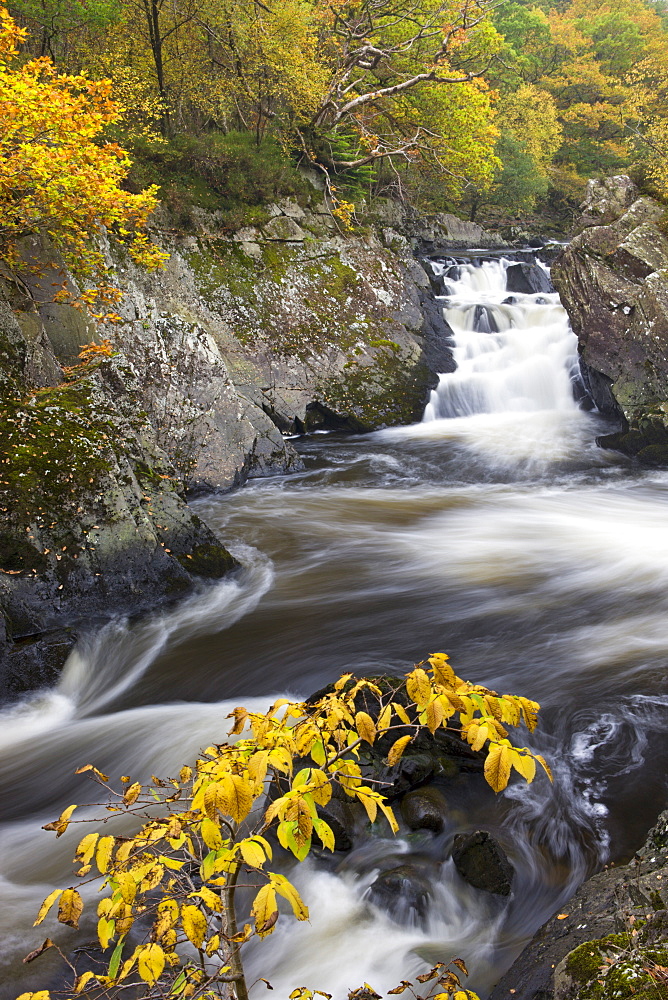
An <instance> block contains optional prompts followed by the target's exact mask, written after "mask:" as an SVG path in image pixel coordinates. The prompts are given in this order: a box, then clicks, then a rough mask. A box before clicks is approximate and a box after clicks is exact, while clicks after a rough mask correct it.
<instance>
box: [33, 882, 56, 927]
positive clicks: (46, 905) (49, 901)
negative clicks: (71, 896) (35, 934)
mask: <svg viewBox="0 0 668 1000" xmlns="http://www.w3.org/2000/svg"><path fill="white" fill-rule="evenodd" d="M62 891H63V890H62V889H54V890H53V892H50V893H49V895H48V896H47V897H46V899H45V900H44V902H43V903H42V905H41V906H40V908H39V913H38V914H37V920H36V921H35V923H34V924H33V927H37V925H38V924H41V922H42V921H43V920H44V917H45V916H46V915H47V913H48V912H49V910H50V909H51V907H52V906H53V904H54V903H55V901H56V900H57V899H58V897H59V896H60V894H61V892H62Z"/></svg>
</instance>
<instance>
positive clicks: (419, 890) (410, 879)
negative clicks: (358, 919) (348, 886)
mask: <svg viewBox="0 0 668 1000" xmlns="http://www.w3.org/2000/svg"><path fill="white" fill-rule="evenodd" d="M430 869H431V870H430ZM434 876H435V872H434V871H433V865H432V866H430V868H425V867H423V866H418V865H414V864H403V865H397V867H396V868H390V869H388V870H387V871H384V872H381V874H380V875H379V876H378V878H377V879H376V880H375V882H373V883H372V884H371V886H370V887H369V889H368V890H367V898H368V899H369V900H370V901H371V902H372V903H374V904H375V905H376V906H378V907H380V909H381V910H383V911H384V912H385V913H388V914H389V915H390V916H391V917H394V918H395V919H399V920H401V921H402V922H403V921H406V922H414V921H416V920H417V921H422V920H424V919H425V918H426V916H427V913H428V908H429V902H430V899H431V895H432V885H433V881H434Z"/></svg>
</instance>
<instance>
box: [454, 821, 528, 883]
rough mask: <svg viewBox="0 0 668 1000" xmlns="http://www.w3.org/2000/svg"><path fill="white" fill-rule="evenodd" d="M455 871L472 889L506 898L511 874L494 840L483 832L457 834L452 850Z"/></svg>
mask: <svg viewBox="0 0 668 1000" xmlns="http://www.w3.org/2000/svg"><path fill="white" fill-rule="evenodd" d="M452 860H453V861H454V863H455V868H456V869H457V871H458V872H459V874H460V875H461V877H462V878H463V879H464V881H465V882H468V883H469V885H472V886H473V887H474V889H483V890H484V891H485V892H492V893H494V894H495V895H498V896H508V895H510V891H511V889H512V884H513V877H514V874H515V870H514V868H513V866H512V865H511V863H510V861H509V860H508V857H507V855H506V853H505V851H504V850H503V848H502V847H501V845H500V844H499V842H498V841H497V840H495V839H494V837H492V836H491V834H489V833H487V832H486V831H484V830H477V831H476V832H475V833H465V834H458V835H457V836H456V837H455V842H454V846H453V849H452Z"/></svg>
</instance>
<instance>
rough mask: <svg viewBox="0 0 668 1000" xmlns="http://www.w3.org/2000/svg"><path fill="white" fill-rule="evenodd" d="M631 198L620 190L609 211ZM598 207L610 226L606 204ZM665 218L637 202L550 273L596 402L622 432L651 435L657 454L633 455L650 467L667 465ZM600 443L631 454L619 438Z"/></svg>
mask: <svg viewBox="0 0 668 1000" xmlns="http://www.w3.org/2000/svg"><path fill="white" fill-rule="evenodd" d="M611 180H615V179H614V178H613V179H611ZM610 187H611V184H608V188H607V189H606V190H608V189H609V188H610ZM613 190H616V189H613ZM631 191H632V188H630V187H629V186H628V185H626V184H621V187H620V191H619V192H618V195H619V196H618V197H616V198H615V197H612V195H611V198H610V202H609V204H610V211H612V210H613V207H615V206H618V205H619V204H621V203H623V202H624V201H625V200H626V199H627V198H628V197H629V193H630V192H631ZM597 204H598V205H599V208H601V213H600V214H601V217H603V218H608V215H609V213H608V212H607V210H606V211H603V202H602V201H601V202H598V203H597ZM664 213H665V209H664V208H663V207H662V206H661V205H659V204H658V203H657V202H655V201H653V200H652V199H650V198H638V199H636V200H635V201H634V202H633V204H632V205H631V206H630V207H628V208H627V209H626V211H625V212H624V213H623V214H622V215H621V216H620V217H619V218H617V219H616V220H615V221H613V222H611V223H610V224H609V225H605V226H600V225H595V226H590V227H589V228H586V229H584V231H583V232H582V233H580V235H579V236H576V237H575V239H574V240H573V241H572V243H571V244H570V246H568V247H567V248H566V250H565V251H564V253H563V254H562V256H561V257H560V258H559V260H558V261H557V262H556V264H555V265H554V267H553V269H552V276H553V280H554V283H555V285H556V287H557V290H558V291H559V293H560V295H561V298H562V301H563V303H564V305H565V307H566V309H567V311H568V314H569V316H570V319H571V323H572V325H573V329H574V330H575V333H576V334H577V336H578V340H579V345H580V346H579V349H580V355H581V360H582V362H583V376H584V380H585V382H586V383H587V384H588V385H589V386H590V388H591V391H592V394H593V397H594V400H595V402H596V403H597V405H598V406H599V408H600V409H601V410H602V411H603V412H604V413H610V414H612V413H614V412H615V411H616V413H617V414H618V415H619V416H620V417H621V418H623V420H624V427H623V429H622V430H623V432H624V431H626V430H627V429H628V428H629V427H630V428H631V429H636V430H639V431H643V429H649V430H651V434H652V440H649V439H648V441H647V446H648V447H650V446H651V447H652V452H651V453H648V454H647V455H643V449H642V448H636V450H635V454H637V455H638V457H639V458H640V460H641V461H643V460H645V459H647V460H648V461H651V463H652V464H656V461H657V458H658V455H657V447H660V446H661V447H663V446H665V447H666V451H665V456H664V458H665V460H668V435H666V434H665V433H664V434H663V435H662V432H661V428H663V430H664V432H665V428H666V414H667V413H668V407H667V405H666V399H667V398H668V239H667V238H666V236H665V235H664V233H663V231H662V229H661V228H659V223H660V222H661V220H662V218H663V216H664ZM657 438H662V441H661V442H659V441H658V440H657ZM601 443H603V444H604V445H606V446H608V447H619V448H620V449H621V450H628V449H627V448H626V447H625V446H624V442H623V441H621V439H619V438H617V437H616V436H615V438H614V439H602V442H601ZM629 453H631V452H629ZM663 460H664V459H661V461H663Z"/></svg>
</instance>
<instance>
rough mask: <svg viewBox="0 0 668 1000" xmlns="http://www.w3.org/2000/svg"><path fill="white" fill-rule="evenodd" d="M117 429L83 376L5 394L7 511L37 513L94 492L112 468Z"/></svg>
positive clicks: (0, 483)
mask: <svg viewBox="0 0 668 1000" xmlns="http://www.w3.org/2000/svg"><path fill="white" fill-rule="evenodd" d="M113 434H114V428H113V426H112V424H111V422H110V419H109V415H106V414H105V413H104V412H100V409H99V404H98V403H97V402H96V401H95V400H94V398H93V384H92V383H91V381H90V380H89V379H88V378H85V377H84V378H83V379H81V380H79V381H78V382H76V383H75V384H72V385H64V386H59V387H57V388H55V389H48V390H40V391H38V392H36V393H35V394H34V395H33V396H31V397H30V398H28V399H14V398H9V399H5V400H4V401H3V405H2V417H1V426H0V456H1V457H0V464H1V465H2V469H1V470H0V471H1V477H0V490H1V491H2V499H3V500H4V504H5V505H6V506H5V507H4V510H5V512H7V513H10V512H11V511H12V509H14V510H16V511H17V512H19V513H20V514H22V515H23V516H25V517H27V518H28V519H31V518H38V519H39V518H43V517H44V516H51V514H58V513H59V512H60V509H61V508H62V506H63V505H67V504H71V503H78V502H79V501H80V499H81V497H82V496H84V495H86V494H88V493H92V492H94V490H95V486H96V484H97V481H98V479H99V477H100V476H101V475H102V474H104V473H105V472H107V471H108V470H109V468H110V462H111V460H112V455H111V449H110V440H111V439H112V435H113Z"/></svg>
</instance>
